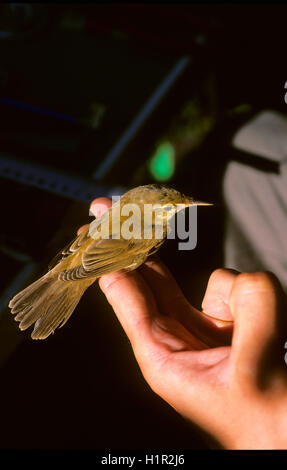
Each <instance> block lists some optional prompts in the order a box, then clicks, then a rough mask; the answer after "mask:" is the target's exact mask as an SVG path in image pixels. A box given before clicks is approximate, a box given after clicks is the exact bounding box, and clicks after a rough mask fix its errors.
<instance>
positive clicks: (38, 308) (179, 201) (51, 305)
mask: <svg viewBox="0 0 287 470" xmlns="http://www.w3.org/2000/svg"><path fill="white" fill-rule="evenodd" d="M129 204H133V205H136V206H137V207H138V212H136V213H135V214H134V215H133V229H135V228H136V229H139V232H140V234H139V235H140V236H134V233H132V236H123V231H124V230H123V229H124V225H125V224H127V222H128V216H129V214H128V213H125V215H123V212H126V211H123V208H124V207H127V208H129ZM177 205H180V206H179V208H180V209H181V210H182V209H183V208H184V207H187V206H190V205H211V204H208V203H203V202H197V201H195V200H194V199H193V198H191V197H188V196H185V195H184V194H182V193H180V192H179V191H176V190H175V189H172V188H169V187H167V186H165V185H159V184H149V185H145V186H138V187H136V188H134V189H131V190H130V191H128V192H126V193H125V194H124V195H123V196H122V197H121V198H120V199H119V200H118V201H117V202H116V203H115V204H113V205H112V206H111V208H110V209H109V210H108V211H107V212H105V213H104V214H103V215H102V216H101V217H99V218H97V219H95V220H94V221H93V222H91V224H90V225H89V226H88V227H86V228H85V229H84V230H83V231H82V232H81V233H80V234H79V235H78V236H77V237H76V238H75V239H74V240H73V241H72V242H71V243H69V244H68V245H67V246H66V247H65V248H64V249H63V250H62V251H61V252H60V253H59V254H58V255H57V256H56V257H55V258H54V259H53V261H52V264H51V265H50V266H49V270H48V272H47V273H46V274H45V275H44V276H42V277H41V278H40V279H38V280H37V281H35V282H33V283H32V284H30V285H29V286H28V287H26V289H24V290H22V291H21V292H19V293H18V294H17V295H15V296H14V297H13V298H12V300H11V301H10V302H9V307H10V308H11V313H13V314H15V320H16V321H19V322H20V323H19V328H20V330H26V329H27V328H29V327H30V326H31V325H33V324H34V329H33V331H32V334H31V338H32V339H45V338H47V337H48V336H49V335H50V334H51V333H53V332H54V330H55V329H56V328H57V327H59V328H61V327H62V326H63V325H64V324H65V323H66V322H67V320H68V319H69V318H70V316H71V315H72V313H73V311H74V310H75V308H76V306H77V304H78V302H79V301H80V299H81V297H82V295H83V294H84V292H85V290H86V289H87V288H88V287H89V286H90V285H91V284H93V282H95V280H96V279H98V278H99V277H100V276H102V275H104V274H108V273H111V272H114V271H119V270H124V271H131V270H134V269H136V268H138V267H139V266H140V265H141V264H143V263H144V262H145V261H146V259H147V258H148V256H150V255H151V254H153V253H155V252H156V251H157V250H158V249H159V247H160V246H161V245H162V243H163V242H164V240H165V238H166V236H167V231H168V222H169V221H170V219H171V218H172V217H173V216H174V214H175V213H176V212H177V211H178V210H179V209H178V207H177ZM153 206H156V209H155V210H154V211H153V213H152V214H149V215H152V217H147V218H146V217H144V214H145V211H146V208H148V211H150V210H151V209H150V207H153ZM148 211H147V212H148ZM146 219H148V221H146ZM160 226H162V227H163V230H162V233H161V235H160V236H158V235H156V229H157V227H160ZM147 229H151V230H152V236H150V237H148V238H147V237H144V233H146V232H145V231H146V230H147ZM124 232H125V234H128V233H129V230H127V229H126V230H125V231H124Z"/></svg>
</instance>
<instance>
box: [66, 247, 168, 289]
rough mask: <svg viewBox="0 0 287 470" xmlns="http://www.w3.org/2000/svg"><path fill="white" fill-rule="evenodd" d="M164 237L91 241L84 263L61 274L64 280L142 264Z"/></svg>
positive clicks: (84, 255) (77, 278)
mask: <svg viewBox="0 0 287 470" xmlns="http://www.w3.org/2000/svg"><path fill="white" fill-rule="evenodd" d="M163 241H164V239H158V240H156V239H150V240H146V239H131V240H124V239H118V240H117V239H114V238H108V239H101V240H96V241H94V242H93V243H90V244H89V245H88V246H87V248H86V249H85V251H84V253H83V255H82V260H81V261H82V263H81V264H80V265H79V266H77V267H75V268H72V269H69V270H66V271H63V272H61V273H60V275H59V279H62V280H66V281H68V280H79V279H89V278H93V277H100V276H102V275H103V274H107V273H110V272H113V271H119V270H122V269H125V270H130V269H135V268H136V267H138V266H140V265H141V264H142V263H143V262H144V261H145V260H146V258H147V257H148V256H149V254H150V252H151V251H152V252H155V251H157V249H158V248H159V247H160V245H161V244H162V243H163Z"/></svg>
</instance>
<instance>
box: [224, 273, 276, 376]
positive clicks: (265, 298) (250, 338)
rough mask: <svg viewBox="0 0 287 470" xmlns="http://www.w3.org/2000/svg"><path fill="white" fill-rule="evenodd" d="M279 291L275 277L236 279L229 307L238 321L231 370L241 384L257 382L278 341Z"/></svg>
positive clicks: (258, 275) (261, 275) (253, 275)
mask: <svg viewBox="0 0 287 470" xmlns="http://www.w3.org/2000/svg"><path fill="white" fill-rule="evenodd" d="M278 288H280V286H279V282H278V281H277V279H276V278H275V276H273V275H271V274H267V273H243V274H239V275H238V276H237V277H236V280H235V282H234V284H233V287H232V290H231V294H230V300H229V303H230V311H231V313H232V315H233V317H234V332H233V338H232V350H231V367H232V371H233V373H234V374H235V379H236V381H237V382H238V381H239V380H240V381H243V382H244V383H246V381H247V382H248V383H250V382H254V381H257V380H258V375H259V373H260V372H263V371H262V366H263V362H264V361H263V359H265V357H266V353H267V351H269V346H270V345H271V344H274V342H275V340H276V339H277V341H278V337H279V330H280V328H279V320H280V309H279V289H278ZM269 359H270V358H269ZM264 373H266V371H264Z"/></svg>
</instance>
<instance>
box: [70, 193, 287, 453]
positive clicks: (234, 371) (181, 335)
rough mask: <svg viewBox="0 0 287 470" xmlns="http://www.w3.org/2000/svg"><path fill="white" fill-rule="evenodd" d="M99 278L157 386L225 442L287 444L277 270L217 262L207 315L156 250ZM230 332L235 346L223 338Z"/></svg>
mask: <svg viewBox="0 0 287 470" xmlns="http://www.w3.org/2000/svg"><path fill="white" fill-rule="evenodd" d="M110 206H111V201H110V200H109V199H106V198H99V199H96V200H95V201H93V203H92V205H91V211H92V212H93V214H94V215H95V216H96V217H98V216H100V215H101V214H102V213H103V212H104V211H105V210H107V209H108V208H109V207H110ZM81 230H82V228H81V229H79V231H78V233H79V232H80V231H81ZM99 285H100V288H101V290H102V291H103V293H104V294H105V296H106V298H107V300H108V302H109V303H110V304H111V306H112V308H113V310H114V312H115V314H116V315H117V317H118V319H119V321H120V323H121V325H122V327H123V329H124V330H125V332H126V334H127V336H128V338H129V340H130V342H131V346H132V349H133V352H134V354H135V357H136V360H137V361H138V364H139V366H140V369H141V371H142V373H143V375H144V377H145V379H146V381H147V382H148V384H149V385H150V387H151V388H152V390H153V391H154V392H155V393H156V394H158V395H159V396H160V397H162V398H163V399H164V400H165V401H166V402H168V403H169V404H170V405H171V406H172V407H173V408H174V409H175V410H176V411H177V412H178V413H180V414H181V415H182V416H184V417H185V418H186V419H187V420H190V421H192V422H194V423H196V424H197V425H198V426H200V427H201V428H202V429H203V430H204V431H205V432H207V433H208V434H209V435H210V436H212V437H213V438H214V439H215V440H216V441H217V442H218V443H219V444H220V445H221V446H222V447H224V448H227V449H286V448H287V364H286V363H285V361H284V356H285V353H286V350H285V349H284V345H285V341H287V324H286V321H285V317H286V316H287V309H286V303H285V297H284V294H283V292H282V289H281V287H280V285H279V282H278V281H277V279H276V278H275V276H273V275H272V274H268V273H238V272H236V271H232V270H227V269H218V270H216V271H214V272H213V273H212V275H211V276H210V279H209V282H208V285H207V289H206V292H205V295H204V299H203V302H202V311H203V312H205V313H206V314H207V315H208V317H207V316H206V315H205V314H204V313H203V312H201V311H198V310H196V309H195V308H194V307H192V305H190V304H189V303H188V302H187V300H186V298H185V297H184V295H183V293H182V291H181V289H180V288H179V286H178V285H177V283H176V281H175V279H174V278H173V276H172V275H171V273H170V272H169V270H168V269H167V268H166V266H165V265H164V264H163V263H162V262H161V261H160V260H159V259H158V258H157V257H156V258H151V259H150V260H148V261H147V262H146V263H145V264H144V265H143V266H142V267H141V268H139V269H138V270H136V271H132V272H130V273H122V272H116V273H112V274H108V275H105V276H102V277H101V278H100V279H99ZM188 318H190V319H191V320H192V321H191V322H188V320H187V319H188ZM218 318H219V319H222V320H224V321H225V322H222V321H218V320H216V319H218ZM226 321H228V322H229V323H226ZM194 324H197V328H196V330H195V329H194V328H193V325H194ZM206 328H207V329H208V336H209V338H210V341H211V343H212V340H213V339H214V342H213V344H212V345H211V346H210V342H209V343H208V341H205V340H204V341H203V340H202V335H201V334H200V333H201V329H202V331H204V330H206ZM231 335H232V342H231V345H227V346H226V345H225V346H217V345H216V344H223V342H224V338H226V341H225V344H227V343H228V337H231Z"/></svg>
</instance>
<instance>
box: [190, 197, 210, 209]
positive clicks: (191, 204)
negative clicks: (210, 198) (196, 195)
mask: <svg viewBox="0 0 287 470" xmlns="http://www.w3.org/2000/svg"><path fill="white" fill-rule="evenodd" d="M186 206H187V207H188V206H213V204H212V203H211V202H203V201H194V200H193V199H192V198H190V199H188V200H187V202H186Z"/></svg>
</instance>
